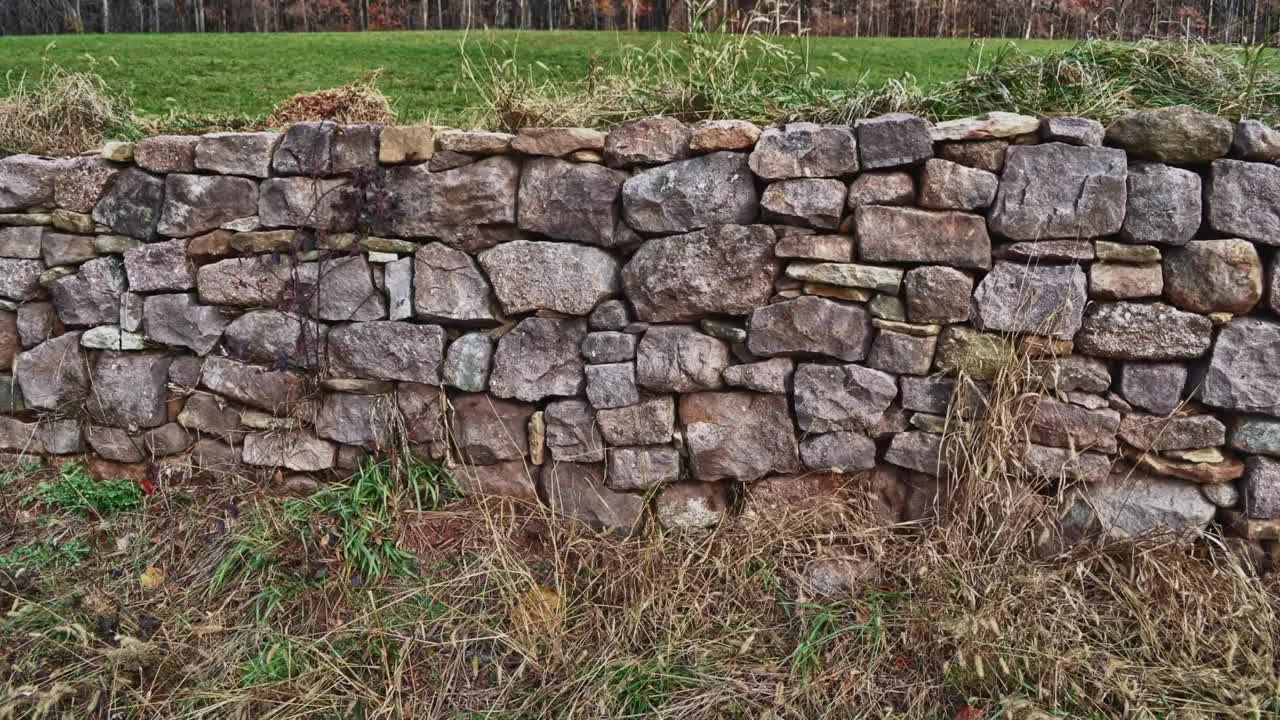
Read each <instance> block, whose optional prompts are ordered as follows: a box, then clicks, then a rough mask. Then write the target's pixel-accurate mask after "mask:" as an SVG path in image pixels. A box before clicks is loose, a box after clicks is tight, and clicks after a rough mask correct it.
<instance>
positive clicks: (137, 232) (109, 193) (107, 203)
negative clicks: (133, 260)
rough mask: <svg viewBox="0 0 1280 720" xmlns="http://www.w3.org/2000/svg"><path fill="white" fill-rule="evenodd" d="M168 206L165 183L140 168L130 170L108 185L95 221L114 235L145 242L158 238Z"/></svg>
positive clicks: (96, 207) (100, 201)
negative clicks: (158, 226)
mask: <svg viewBox="0 0 1280 720" xmlns="http://www.w3.org/2000/svg"><path fill="white" fill-rule="evenodd" d="M163 203H164V181H163V180H161V179H160V178H158V177H156V176H154V175H149V174H147V173H145V172H143V171H141V170H138V169H137V168H128V169H127V170H124V171H122V172H120V173H119V174H117V175H116V176H115V177H113V178H112V179H111V181H110V182H109V183H107V188H106V190H105V191H104V192H103V194H102V197H101V199H99V200H98V204H97V205H95V206H94V208H93V220H94V222H96V223H98V224H100V225H106V226H107V227H109V228H111V230H112V231H113V232H117V233H120V234H121V235H128V236H129V237H135V238H139V239H142V240H146V239H148V238H150V237H151V236H152V235H155V231H156V222H157V221H158V220H159V219H160V211H161V208H162V206H163Z"/></svg>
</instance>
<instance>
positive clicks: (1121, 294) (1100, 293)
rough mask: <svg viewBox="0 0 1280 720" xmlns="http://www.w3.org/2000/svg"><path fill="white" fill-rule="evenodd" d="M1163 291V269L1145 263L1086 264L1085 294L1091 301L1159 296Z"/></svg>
mask: <svg viewBox="0 0 1280 720" xmlns="http://www.w3.org/2000/svg"><path fill="white" fill-rule="evenodd" d="M1163 292H1164V272H1163V271H1162V269H1161V267H1160V266H1159V265H1156V264H1154V263H1147V264H1143V265H1130V264H1127V263H1114V262H1096V263H1094V264H1093V265H1090V266H1089V297H1090V298H1093V299H1095V300H1137V299H1140V298H1150V297H1160V295H1161V294H1162V293H1163Z"/></svg>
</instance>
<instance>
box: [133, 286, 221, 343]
mask: <svg viewBox="0 0 1280 720" xmlns="http://www.w3.org/2000/svg"><path fill="white" fill-rule="evenodd" d="M142 326H143V328H145V330H146V336H147V339H148V340H151V341H152V342H157V343H161V344H164V345H174V346H177V347H185V348H190V349H191V350H192V351H194V352H195V353H196V354H197V355H208V354H209V351H211V350H213V348H214V347H215V346H217V344H218V341H219V340H220V339H221V338H222V331H223V330H224V329H225V328H226V326H227V318H226V316H224V315H223V314H222V311H221V310H219V309H218V308H216V307H211V306H208V305H201V304H199V303H198V302H196V298H195V296H194V295H192V294H190V293H183V294H178V295H152V296H150V297H148V298H147V299H146V301H145V304H144V305H143V310H142Z"/></svg>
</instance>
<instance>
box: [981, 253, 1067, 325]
mask: <svg viewBox="0 0 1280 720" xmlns="http://www.w3.org/2000/svg"><path fill="white" fill-rule="evenodd" d="M1085 287H1086V280H1085V275H1084V271H1083V270H1081V269H1080V267H1079V266H1077V265H1026V264H1022V263H1017V262H1011V261H1007V260H1001V261H999V262H997V263H996V265H995V267H994V268H992V270H991V272H989V273H987V275H986V277H984V278H983V279H982V282H980V283H978V289H977V291H975V292H974V294H973V309H974V313H975V317H974V324H975V325H976V326H977V327H978V328H979V329H981V330H988V331H990V330H995V331H999V332H1010V333H1032V334H1035V335H1046V336H1049V337H1057V338H1063V339H1069V338H1071V337H1072V336H1073V335H1075V334H1076V332H1077V331H1078V330H1079V329H1080V323H1081V321H1082V318H1083V316H1084V306H1085V302H1086V300H1087V293H1086V290H1085Z"/></svg>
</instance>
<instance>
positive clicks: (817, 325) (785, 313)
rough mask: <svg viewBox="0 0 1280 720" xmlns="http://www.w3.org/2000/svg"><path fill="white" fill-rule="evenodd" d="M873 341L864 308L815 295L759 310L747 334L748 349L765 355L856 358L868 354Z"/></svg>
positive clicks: (869, 322) (753, 316) (752, 316)
mask: <svg viewBox="0 0 1280 720" xmlns="http://www.w3.org/2000/svg"><path fill="white" fill-rule="evenodd" d="M870 343H871V318H870V316H869V315H868V314H867V311H866V310H865V309H863V308H862V307H861V306H859V305H851V304H847V303H842V302H836V301H834V300H827V299H824V298H818V297H813V296H805V297H800V298H796V299H795V300H787V301H786V302H780V303H775V304H773V305H766V306H764V307H762V308H758V309H756V311H755V312H753V313H752V314H751V323H750V330H749V333H748V335H747V348H748V349H749V350H750V351H751V352H752V353H754V354H756V355H760V356H764V357H772V356H775V355H787V354H791V353H816V354H822V355H828V356H830V357H833V358H837V359H840V360H845V361H854V360H861V359H863V358H864V357H866V356H867V351H868V349H869V348H870Z"/></svg>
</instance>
